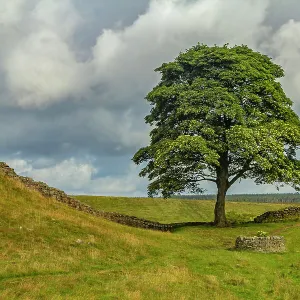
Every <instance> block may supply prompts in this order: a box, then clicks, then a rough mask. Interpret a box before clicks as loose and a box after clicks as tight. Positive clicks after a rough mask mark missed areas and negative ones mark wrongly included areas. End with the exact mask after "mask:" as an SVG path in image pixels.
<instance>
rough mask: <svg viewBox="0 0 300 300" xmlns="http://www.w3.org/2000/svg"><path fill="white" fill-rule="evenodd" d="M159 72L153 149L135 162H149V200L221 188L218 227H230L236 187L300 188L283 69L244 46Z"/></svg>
mask: <svg viewBox="0 0 300 300" xmlns="http://www.w3.org/2000/svg"><path fill="white" fill-rule="evenodd" d="M155 71H158V72H160V73H161V80H160V82H159V83H158V85H157V86H156V87H154V89H153V90H152V91H151V92H150V93H149V94H148V95H147V96H146V99H147V100H148V101H149V102H150V104H151V105H152V109H151V112H150V114H149V115H148V116H146V118H145V120H146V123H148V124H150V125H151V126H152V127H153V129H152V131H151V133H150V137H151V142H150V145H148V146H146V147H144V148H141V149H140V150H139V151H137V153H136V154H135V155H134V157H133V161H134V162H135V163H137V164H140V163H145V162H146V164H145V165H144V168H143V169H142V171H141V173H140V176H144V177H145V176H148V178H149V180H150V183H149V186H148V192H149V196H153V195H155V194H158V193H161V194H162V195H163V196H164V197H165V198H166V197H170V196H171V195H172V194H176V193H182V192H186V191H190V192H192V193H199V192H203V188H202V187H201V184H202V182H203V181H210V182H214V183H215V184H216V187H217V191H218V192H217V201H216V205H215V220H214V223H215V225H217V226H221V227H222V226H226V224H227V222H226V215H225V197H226V193H227V191H228V189H229V188H230V187H231V186H232V185H233V184H234V183H236V182H237V181H239V180H240V179H244V178H251V179H253V180H254V181H255V182H256V183H257V184H264V183H268V184H274V185H275V186H277V187H279V186H281V185H282V184H288V185H291V186H293V187H294V188H295V189H296V190H297V189H298V186H299V184H300V163H299V160H297V158H296V151H297V149H298V147H299V145H300V121H299V117H298V116H297V114H296V113H295V112H294V111H293V110H292V101H291V100H290V99H289V98H288V97H287V96H286V95H285V93H284V91H283V89H282V87H281V84H280V83H279V82H278V78H280V77H283V76H284V72H283V69H282V68H281V67H280V66H278V65H276V64H274V63H273V62H272V61H271V59H270V58H269V57H268V56H266V55H263V54H261V53H259V52H255V51H253V50H251V49H250V48H248V47H247V46H245V45H242V46H234V47H229V46H228V44H226V45H224V46H221V47H219V46H213V47H209V46H207V45H203V44H198V45H196V46H194V47H192V48H191V49H188V50H187V51H186V52H184V53H180V54H179V56H178V57H177V58H176V59H175V60H174V61H173V62H169V63H163V64H162V65H161V66H160V67H159V68H157V69H156V70H155Z"/></svg>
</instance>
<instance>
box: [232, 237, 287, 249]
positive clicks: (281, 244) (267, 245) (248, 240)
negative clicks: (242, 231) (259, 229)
mask: <svg viewBox="0 0 300 300" xmlns="http://www.w3.org/2000/svg"><path fill="white" fill-rule="evenodd" d="M235 249H236V250H248V251H255V252H285V251H286V248H285V240H284V237H283V236H267V237H257V236H254V237H245V236H239V237H238V238H237V239H236V241H235Z"/></svg>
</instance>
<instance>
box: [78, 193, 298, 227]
mask: <svg viewBox="0 0 300 300" xmlns="http://www.w3.org/2000/svg"><path fill="white" fill-rule="evenodd" d="M74 198H76V199H78V200H80V201H82V202H84V203H86V204H89V205H90V206H92V207H94V208H97V209H99V210H104V211H109V212H112V211H114V212H118V213H123V214H127V215H133V216H136V217H140V218H144V219H148V220H152V221H158V222H161V223H174V222H175V223H176V222H194V221H201V222H210V221H213V212H214V205H215V202H214V201H210V200H204V201H201V200H180V199H159V198H153V199H151V198H126V197H103V196H74ZM291 205H299V204H286V203H285V204H278V203H253V202H228V203H227V204H226V211H227V213H228V215H229V217H233V218H234V217H235V216H236V215H241V216H242V217H243V216H244V217H245V218H249V219H251V217H252V218H253V217H256V216H258V215H260V214H262V213H264V212H265V211H267V210H278V209H282V208H284V207H287V206H291Z"/></svg>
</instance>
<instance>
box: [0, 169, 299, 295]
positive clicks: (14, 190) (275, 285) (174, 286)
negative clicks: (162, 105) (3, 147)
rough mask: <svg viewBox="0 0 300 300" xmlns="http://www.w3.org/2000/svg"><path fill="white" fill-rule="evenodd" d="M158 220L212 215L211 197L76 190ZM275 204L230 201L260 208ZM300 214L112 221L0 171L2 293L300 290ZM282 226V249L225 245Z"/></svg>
mask: <svg viewBox="0 0 300 300" xmlns="http://www.w3.org/2000/svg"><path fill="white" fill-rule="evenodd" d="M79 198H80V199H81V200H82V201H85V202H88V201H89V202H91V204H92V202H93V203H95V206H97V207H98V208H99V209H105V210H108V211H121V209H122V212H124V213H127V214H133V215H138V216H141V217H146V218H149V219H157V220H159V221H167V222H174V221H180V220H195V219H197V220H198V219H200V220H211V218H212V208H213V203H212V202H209V201H208V202H202V201H200V202H199V201H197V202H194V201H187V202H185V201H178V200H167V201H166V200H161V199H155V200H153V199H129V198H109V197H84V198H82V197H79ZM278 207H281V206H280V205H272V204H263V205H257V204H253V203H252V204H251V203H249V204H248V203H228V209H229V210H230V209H236V210H237V211H239V212H240V213H243V212H250V213H251V214H255V215H256V214H258V213H261V212H263V211H265V210H269V209H272V208H275V209H277V208H278ZM299 225H300V223H299V222H298V223H297V222H287V223H278V224H251V225H247V226H246V225H243V226H238V227H234V228H213V227H207V226H202V227H201V226H200V227H187V228H180V229H178V230H176V231H175V232H174V233H168V232H167V233H163V232H157V231H151V230H144V229H138V228H132V227H127V226H123V225H120V224H116V223H112V222H109V221H107V220H103V219H101V218H96V217H94V216H92V215H88V214H85V213H83V212H79V211H76V210H74V209H72V208H70V207H68V206H66V205H64V204H62V203H59V202H56V201H55V200H53V199H46V198H43V197H42V196H40V195H39V194H38V193H37V192H34V191H29V190H27V189H26V188H25V187H24V186H23V185H22V184H20V183H18V182H16V181H14V180H9V179H7V178H5V177H4V176H3V175H2V174H1V173H0V299H1V300H2V299H4V300H6V299H8V300H13V299H30V300H31V299H84V300H87V299H88V300H90V299H100V300H102V299H103V300H108V299H117V300H119V299H120V300H143V299H147V300H152V299H154V300H170V299H176V300H177V299H180V300H190V299H192V300H193V299H195V300H198V299H204V300H206V299H213V300H215V299H216V300H218V299H219V300H221V299H222V300H223V299H224V300H235V299H247V300H258V299H268V300H269V299H274V300H275V299H276V300H280V299H285V300H297V299H300V256H299V253H300V227H299ZM259 230H262V231H266V232H268V233H269V234H276V235H283V236H284V237H285V239H286V242H287V249H288V252H287V253H284V254H263V253H251V252H237V251H233V250H232V248H233V246H234V242H235V239H236V237H237V236H239V235H247V236H249V235H250V236H251V235H255V234H256V233H257V232H258V231H259Z"/></svg>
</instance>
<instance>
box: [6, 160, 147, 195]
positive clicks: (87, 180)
mask: <svg viewBox="0 0 300 300" xmlns="http://www.w3.org/2000/svg"><path fill="white" fill-rule="evenodd" d="M7 163H8V165H9V166H10V167H11V168H13V169H15V172H16V173H17V174H19V175H22V176H28V177H31V178H33V179H34V180H36V181H43V182H45V183H47V184H48V185H50V186H53V187H56V188H59V189H62V190H64V191H65V192H67V193H70V194H72V193H73V194H88V195H119V196H120V195H135V196H139V195H144V196H145V191H144V190H143V189H144V188H145V183H146V182H145V180H143V179H141V178H139V177H138V168H137V167H136V166H135V165H133V164H130V165H129V167H128V169H127V171H126V172H125V173H124V174H123V175H119V176H109V175H108V176H102V177H97V178H92V177H93V175H94V174H95V173H96V172H97V171H98V170H97V169H96V168H94V167H93V165H92V163H91V162H79V161H77V160H76V159H74V158H71V159H68V160H64V161H61V162H60V163H58V164H56V165H54V166H49V167H43V168H39V169H34V168H33V166H32V162H30V161H26V160H23V159H12V160H7ZM141 185H142V186H143V188H141Z"/></svg>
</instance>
